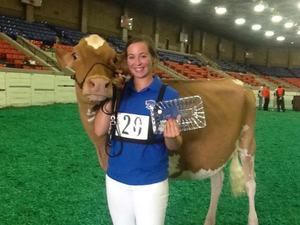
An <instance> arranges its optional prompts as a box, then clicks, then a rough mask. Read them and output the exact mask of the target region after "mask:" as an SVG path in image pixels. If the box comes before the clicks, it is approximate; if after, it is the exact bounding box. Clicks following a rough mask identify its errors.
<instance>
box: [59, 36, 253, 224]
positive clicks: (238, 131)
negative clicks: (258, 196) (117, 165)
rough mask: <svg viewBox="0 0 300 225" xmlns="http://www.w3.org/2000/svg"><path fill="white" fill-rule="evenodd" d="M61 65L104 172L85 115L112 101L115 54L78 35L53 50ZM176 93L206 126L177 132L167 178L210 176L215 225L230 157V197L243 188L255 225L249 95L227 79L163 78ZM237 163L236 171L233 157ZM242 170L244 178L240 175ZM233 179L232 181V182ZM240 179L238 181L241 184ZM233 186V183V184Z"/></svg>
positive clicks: (98, 141)
mask: <svg viewBox="0 0 300 225" xmlns="http://www.w3.org/2000/svg"><path fill="white" fill-rule="evenodd" d="M56 57H57V59H58V61H59V63H60V65H61V66H62V67H63V66H70V67H73V68H74V70H75V72H76V75H75V77H76V83H77V84H76V86H75V88H76V95H77V99H78V107H79V112H80V118H81V121H82V123H83V126H84V128H85V130H86V132H87V134H88V135H89V137H90V138H91V140H92V142H93V143H94V145H95V147H96V150H97V153H98V158H99V162H100V165H101V167H102V168H103V169H104V170H106V168H107V159H108V156H107V154H106V152H105V139H106V137H105V136H103V137H100V138H99V137H97V136H96V135H95V133H94V124H93V122H88V121H90V119H91V117H90V116H91V115H90V114H89V113H88V112H90V110H91V109H92V108H93V106H94V105H95V104H96V103H95V101H96V102H98V101H103V100H104V99H106V98H111V97H112V86H113V85H115V86H118V87H119V86H120V83H119V82H117V81H119V79H117V78H115V77H114V75H113V74H114V73H113V72H114V71H115V70H116V69H117V67H118V66H119V65H120V62H122V59H121V56H120V55H117V54H116V52H115V51H114V50H112V49H111V48H110V47H109V45H108V44H107V42H105V41H104V39H102V38H101V37H99V36H97V35H91V36H87V37H84V38H82V39H81V40H80V42H79V43H78V45H77V46H75V47H74V49H73V52H72V53H68V52H65V51H63V50H60V49H57V50H56ZM163 82H164V83H165V84H168V85H170V86H171V87H173V88H174V89H176V90H178V91H179V93H180V96H181V97H186V96H193V95H200V96H201V97H202V99H203V103H204V110H205V115H206V123H207V125H206V127H205V128H203V129H198V130H193V131H186V132H183V134H182V136H183V144H182V146H181V148H180V149H179V150H178V151H176V152H174V151H172V152H170V155H169V173H170V179H185V180H201V179H205V178H208V177H210V178H211V203H210V207H209V210H208V213H207V216H206V220H205V225H213V224H215V217H216V210H217V204H218V200H219V196H220V194H221V191H222V185H223V180H224V173H223V170H222V168H223V167H224V166H225V165H226V163H227V162H228V161H229V159H230V158H231V157H232V163H231V168H230V175H231V179H232V184H233V187H232V188H233V193H234V194H240V193H241V192H242V191H243V189H244V186H246V192H247V195H248V198H249V216H248V224H251V225H257V224H258V219H257V215H256V211H255V205H254V196H255V192H256V182H255V173H254V154H255V151H256V143H255V139H254V124H255V110H256V108H255V96H254V94H253V92H252V91H251V90H245V89H244V88H243V83H241V82H240V81H238V80H232V79H217V80H197V81H192V80H164V81H163ZM238 154H239V155H240V158H241V161H242V163H243V168H242V167H241V165H240V163H239V159H238ZM243 172H244V174H245V177H243ZM236 181H237V182H236ZM241 181H242V182H241ZM236 183H238V184H239V185H235V186H234V184H236Z"/></svg>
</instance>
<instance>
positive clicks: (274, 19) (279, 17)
mask: <svg viewBox="0 0 300 225" xmlns="http://www.w3.org/2000/svg"><path fill="white" fill-rule="evenodd" d="M271 20H272V21H273V22H275V23H278V22H280V21H281V20H282V16H278V15H277V16H273V17H272V19H271Z"/></svg>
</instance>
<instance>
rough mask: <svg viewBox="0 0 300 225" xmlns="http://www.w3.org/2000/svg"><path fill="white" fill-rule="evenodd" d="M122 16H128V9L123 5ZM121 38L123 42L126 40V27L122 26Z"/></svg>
mask: <svg viewBox="0 0 300 225" xmlns="http://www.w3.org/2000/svg"><path fill="white" fill-rule="evenodd" d="M124 16H125V17H128V9H127V7H126V6H125V8H124ZM122 40H123V41H124V42H127V41H128V30H127V29H126V28H124V27H123V29H122Z"/></svg>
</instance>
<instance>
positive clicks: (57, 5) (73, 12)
mask: <svg viewBox="0 0 300 225" xmlns="http://www.w3.org/2000/svg"><path fill="white" fill-rule="evenodd" d="M34 9H35V10H34V14H35V15H34V16H35V19H36V20H38V21H47V22H49V23H52V24H56V25H61V26H67V27H71V28H74V29H80V0H63V1H58V0H55V1H43V3H42V7H35V8H34ZM66 9H68V10H66Z"/></svg>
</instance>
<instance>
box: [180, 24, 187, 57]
mask: <svg viewBox="0 0 300 225" xmlns="http://www.w3.org/2000/svg"><path fill="white" fill-rule="evenodd" d="M181 32H182V33H184V34H185V32H186V28H185V26H184V25H182V29H181ZM185 46H186V44H185V43H183V42H180V52H182V53H184V52H185Z"/></svg>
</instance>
